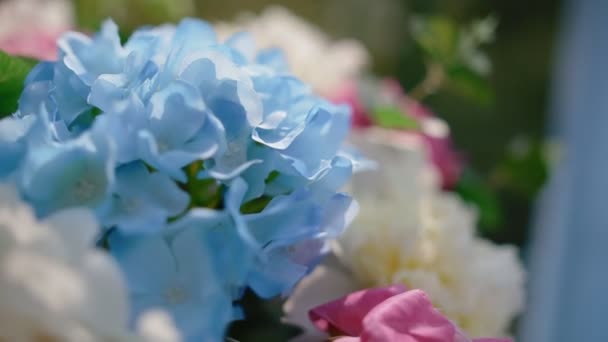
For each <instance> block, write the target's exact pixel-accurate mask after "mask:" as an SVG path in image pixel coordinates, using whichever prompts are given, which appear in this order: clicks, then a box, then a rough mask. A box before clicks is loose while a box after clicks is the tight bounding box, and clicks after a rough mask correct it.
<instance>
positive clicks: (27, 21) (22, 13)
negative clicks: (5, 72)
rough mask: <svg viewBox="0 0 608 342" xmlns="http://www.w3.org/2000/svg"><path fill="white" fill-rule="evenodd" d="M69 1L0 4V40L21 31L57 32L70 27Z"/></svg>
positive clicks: (9, 0)
mask: <svg viewBox="0 0 608 342" xmlns="http://www.w3.org/2000/svg"><path fill="white" fill-rule="evenodd" d="M73 24H74V13H73V8H72V2H71V1H69V0H7V1H2V3H0V39H4V38H6V37H8V36H13V35H15V34H17V33H20V32H22V31H23V30H44V31H46V32H59V31H63V30H66V29H68V28H70V27H72V26H73Z"/></svg>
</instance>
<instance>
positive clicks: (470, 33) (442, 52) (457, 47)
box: [411, 16, 497, 105]
mask: <svg viewBox="0 0 608 342" xmlns="http://www.w3.org/2000/svg"><path fill="white" fill-rule="evenodd" d="M496 25H497V20H496V19H495V18H494V17H491V16H489V17H487V18H485V19H481V20H477V21H474V22H473V23H472V24H471V25H470V26H469V27H461V26H459V25H458V24H457V23H456V22H454V21H453V20H451V19H449V18H447V17H443V16H430V17H424V18H423V17H416V18H414V19H413V20H412V25H411V33H412V36H413V38H414V41H416V43H417V44H418V46H419V47H420V49H421V50H422V52H423V55H424V58H425V59H426V62H427V66H428V70H427V77H426V79H425V80H423V82H422V83H421V84H420V86H419V87H418V88H417V89H414V91H413V93H414V95H416V96H417V97H418V98H419V99H421V98H423V97H425V96H428V95H431V94H433V93H434V92H436V91H438V90H439V89H440V88H443V87H447V88H448V89H450V90H453V91H456V92H458V93H459V94H461V95H463V96H466V97H468V98H470V99H471V100H473V101H476V102H478V103H480V104H483V105H487V104H490V103H492V102H493V98H494V95H493V93H492V90H491V88H490V86H489V84H488V81H487V79H486V76H487V75H488V74H489V73H490V71H491V68H492V64H491V61H490V59H489V58H488V56H487V55H486V53H485V52H484V51H483V50H482V45H485V44H487V43H489V42H492V41H493V39H494V30H495V29H496Z"/></svg>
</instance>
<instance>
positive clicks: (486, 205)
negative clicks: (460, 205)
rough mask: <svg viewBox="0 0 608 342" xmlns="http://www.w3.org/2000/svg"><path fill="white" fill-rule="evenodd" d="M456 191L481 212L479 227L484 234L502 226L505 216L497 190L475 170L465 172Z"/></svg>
mask: <svg viewBox="0 0 608 342" xmlns="http://www.w3.org/2000/svg"><path fill="white" fill-rule="evenodd" d="M454 191H455V192H456V193H457V194H458V195H459V196H460V197H461V198H462V199H463V200H464V201H466V202H468V203H470V204H472V205H474V206H475V207H476V208H477V209H478V210H479V227H480V229H481V230H482V232H492V231H494V230H496V229H498V228H499V227H500V225H502V223H503V220H504V215H503V212H502V207H501V204H500V201H499V199H498V197H497V194H496V192H495V190H494V189H492V188H491V187H490V186H489V185H488V184H487V183H486V182H485V181H484V180H483V178H481V177H480V176H479V175H477V174H476V173H475V172H474V171H473V170H471V169H465V170H464V172H463V174H462V176H461V177H460V180H459V181H458V184H456V188H455V189H454Z"/></svg>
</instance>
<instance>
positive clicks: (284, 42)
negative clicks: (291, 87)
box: [216, 6, 369, 95]
mask: <svg viewBox="0 0 608 342" xmlns="http://www.w3.org/2000/svg"><path fill="white" fill-rule="evenodd" d="M216 30H217V32H218V34H219V36H220V38H227V37H229V36H230V35H231V34H233V33H236V32H238V31H248V32H251V34H252V35H253V38H254V40H255V43H256V46H257V47H258V48H259V49H265V48H281V49H282V50H283V51H284V52H285V54H286V57H287V60H288V63H289V66H290V68H291V70H292V72H293V73H294V74H295V75H296V76H298V77H300V78H301V79H302V80H304V81H305V82H307V83H309V84H311V85H312V86H313V88H314V89H315V90H316V91H318V92H319V93H321V94H323V95H331V94H332V93H333V92H335V91H337V90H338V89H339V88H340V87H341V86H343V85H344V84H346V83H347V82H349V81H353V80H354V79H356V78H357V77H358V76H359V75H360V74H361V72H362V71H363V69H364V67H365V66H366V65H367V63H368V59H369V56H368V53H367V51H366V50H365V48H364V47H363V45H361V43H359V42H358V41H355V40H352V39H345V40H339V41H331V40H330V38H329V37H327V36H326V35H325V33H323V32H322V31H321V30H319V29H318V28H317V27H315V26H313V25H312V24H310V23H308V22H306V21H304V20H303V19H301V18H299V17H297V16H295V15H294V14H292V13H290V12H289V11H288V10H287V9H285V8H283V7H279V6H272V7H269V8H267V9H266V10H264V11H263V12H262V13H261V14H260V15H259V16H258V17H255V16H254V15H251V14H246V15H242V16H241V17H240V18H239V19H238V20H237V21H236V22H235V23H219V24H217V25H216Z"/></svg>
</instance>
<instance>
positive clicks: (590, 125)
mask: <svg viewBox="0 0 608 342" xmlns="http://www.w3.org/2000/svg"><path fill="white" fill-rule="evenodd" d="M557 52H558V60H557V63H556V65H555V75H556V77H555V79H554V87H553V99H552V103H551V105H552V110H551V115H552V117H551V118H552V120H553V122H552V124H551V126H550V130H551V132H550V133H551V134H553V135H555V136H557V138H558V140H559V141H560V143H561V144H562V149H563V155H562V160H561V162H560V163H559V164H558V165H557V168H556V169H555V170H554V171H553V172H554V173H553V175H552V178H551V180H550V182H549V184H547V186H546V188H545V191H544V193H543V195H542V196H541V198H540V199H539V206H538V208H537V217H536V224H535V225H534V226H535V228H536V231H535V232H534V234H533V239H532V245H531V248H530V260H531V262H530V283H529V293H528V297H529V300H528V308H527V313H526V314H525V315H524V317H523V320H522V325H521V330H520V339H518V341H523V342H608V65H607V63H608V1H606V0H570V1H569V3H567V4H566V8H565V11H564V17H563V25H562V32H561V35H560V45H559V48H558V51H557Z"/></svg>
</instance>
